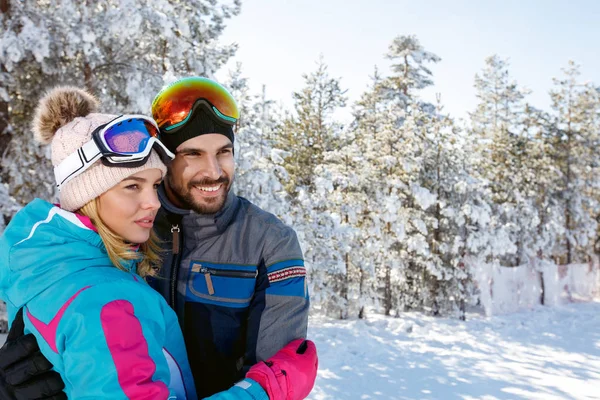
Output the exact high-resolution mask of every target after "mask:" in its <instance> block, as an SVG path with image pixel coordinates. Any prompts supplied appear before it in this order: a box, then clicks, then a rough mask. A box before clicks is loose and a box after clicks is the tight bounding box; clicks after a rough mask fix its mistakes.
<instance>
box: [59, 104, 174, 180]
mask: <svg viewBox="0 0 600 400" xmlns="http://www.w3.org/2000/svg"><path fill="white" fill-rule="evenodd" d="M158 136H159V129H158V126H157V125H156V122H155V121H154V120H153V119H152V118H149V117H146V116H144V115H122V116H120V117H117V118H115V119H114V120H112V121H110V122H109V123H107V124H104V125H100V126H99V127H98V128H96V129H95V130H94V132H92V139H91V140H90V141H89V142H87V143H85V144H84V145H83V146H81V147H80V148H79V149H77V151H76V152H74V153H72V154H70V155H69V156H68V157H67V158H65V159H64V160H63V161H62V162H61V163H60V164H58V165H57V166H56V167H54V177H55V179H56V186H57V187H58V189H59V190H60V188H61V187H62V186H63V185H64V184H65V183H67V182H69V181H70V180H71V179H73V178H74V177H76V176H77V175H79V174H81V173H82V172H84V171H85V170H87V169H88V168H90V167H91V166H92V165H93V164H94V163H95V162H96V161H98V160H99V159H100V160H101V161H102V163H103V164H104V165H106V166H108V167H111V166H114V167H127V168H136V167H141V166H142V165H144V164H145V163H146V161H148V158H149V157H150V153H151V152H152V149H153V148H154V149H156V150H157V153H158V154H159V156H160V157H161V159H162V161H163V162H164V163H165V164H168V163H169V162H170V161H171V160H172V159H173V158H175V155H174V154H173V153H171V152H170V151H169V150H168V149H167V148H166V147H165V146H164V145H163V144H162V143H161V142H160V141H159V140H158Z"/></svg>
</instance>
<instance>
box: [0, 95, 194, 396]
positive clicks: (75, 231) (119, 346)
mask: <svg viewBox="0 0 600 400" xmlns="http://www.w3.org/2000/svg"><path fill="white" fill-rule="evenodd" d="M96 107H97V102H96V100H95V99H94V98H93V97H92V96H91V95H89V94H88V93H86V92H85V91H82V90H79V89H76V88H57V89H55V90H53V91H51V92H50V93H49V94H48V95H46V96H45V97H44V98H43V99H42V100H41V101H40V104H39V105H38V108H37V110H36V114H35V119H34V126H33V128H34V129H33V130H34V132H35V134H36V136H37V138H38V139H39V141H41V142H42V143H51V148H52V164H53V165H54V172H55V177H56V181H57V182H56V183H57V185H58V188H59V190H60V205H52V204H50V203H48V202H46V201H43V200H40V199H35V200H33V201H32V202H31V203H29V204H28V205H27V206H25V207H24V208H23V209H22V210H21V211H20V212H19V213H17V215H15V217H14V218H13V220H12V221H11V223H10V224H9V226H8V227H7V228H6V230H5V232H4V234H3V236H2V237H1V238H0V298H2V300H4V301H6V303H7V305H8V312H9V320H10V321H11V323H12V321H13V320H15V318H16V317H17V318H19V319H21V318H22V319H23V321H24V325H25V332H26V333H33V334H34V335H35V337H36V339H37V341H38V343H39V347H40V350H41V352H42V354H43V355H44V356H45V357H46V358H47V359H48V360H50V362H51V363H52V364H53V365H54V369H55V371H57V372H58V373H59V374H60V375H61V378H62V379H63V381H64V383H65V393H66V395H67V396H68V398H76V399H84V398H85V399H102V398H106V399H168V398H181V399H185V398H187V399H195V398H196V395H195V388H194V384H193V379H192V376H191V373H190V368H189V365H188V360H187V356H186V352H185V346H184V343H183V337H182V334H181V331H180V329H179V325H178V322H177V317H176V316H175V314H174V312H173V311H172V310H171V309H170V308H169V307H168V306H167V304H166V303H165V302H164V300H163V298H162V297H161V296H160V295H159V294H158V293H156V292H155V291H154V290H152V289H151V288H150V287H149V286H148V285H147V284H146V282H145V280H144V278H145V277H147V276H149V275H152V274H153V273H154V268H155V266H156V265H157V264H158V262H159V254H158V253H157V249H158V246H157V243H156V241H155V238H154V235H153V233H152V225H153V222H154V216H155V215H156V212H157V211H158V209H159V207H160V203H159V201H158V198H157V194H156V190H157V188H158V185H159V184H160V182H161V180H162V178H163V177H164V175H165V174H166V171H167V169H166V166H165V162H168V161H169V160H170V159H172V157H173V154H171V153H170V152H169V151H168V150H167V149H166V148H164V146H163V145H162V144H161V143H160V142H159V141H158V139H157V136H158V129H157V127H156V124H155V122H154V121H153V120H152V119H151V118H148V117H144V116H140V115H125V116H120V117H119V116H116V115H107V114H98V113H94V112H93V111H94V110H95V109H96ZM40 397H41V396H40Z"/></svg>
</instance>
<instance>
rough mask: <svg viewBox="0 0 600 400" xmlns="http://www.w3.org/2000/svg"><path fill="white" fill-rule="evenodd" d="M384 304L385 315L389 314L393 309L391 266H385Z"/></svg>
mask: <svg viewBox="0 0 600 400" xmlns="http://www.w3.org/2000/svg"><path fill="white" fill-rule="evenodd" d="M383 304H384V307H385V315H387V316H389V315H390V311H392V269H391V268H390V267H389V266H387V267H385V288H384V296H383Z"/></svg>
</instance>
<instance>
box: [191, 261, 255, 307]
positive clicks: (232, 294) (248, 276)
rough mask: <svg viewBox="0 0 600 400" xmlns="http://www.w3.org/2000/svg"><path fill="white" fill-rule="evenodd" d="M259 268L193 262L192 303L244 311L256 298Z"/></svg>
mask: <svg viewBox="0 0 600 400" xmlns="http://www.w3.org/2000/svg"><path fill="white" fill-rule="evenodd" d="M257 274H258V269H257V267H256V266H255V265H234V264H215V263H208V262H203V261H192V262H191V264H190V273H189V278H188V287H187V297H188V300H189V301H196V302H201V303H208V304H216V305H222V306H226V307H237V308H243V307H248V306H249V305H250V300H251V299H252V296H253V295H254V287H255V285H256V276H257Z"/></svg>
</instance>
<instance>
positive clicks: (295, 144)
mask: <svg viewBox="0 0 600 400" xmlns="http://www.w3.org/2000/svg"><path fill="white" fill-rule="evenodd" d="M303 78H304V84H305V86H304V88H303V89H302V90H301V91H299V92H294V94H293V97H294V102H295V105H294V111H295V114H296V115H294V116H288V117H287V118H286V119H285V120H284V122H283V125H282V128H281V131H280V132H279V133H278V135H277V138H278V146H279V147H280V148H284V149H294V151H293V152H292V153H291V154H290V155H289V157H287V158H286V165H285V166H286V169H287V170H288V172H289V174H290V182H289V184H288V189H289V190H290V191H291V192H293V190H294V188H297V187H299V186H306V187H308V188H309V190H312V189H313V188H314V173H315V169H316V167H317V166H318V165H320V164H321V163H322V162H323V154H324V153H325V152H326V151H329V150H332V149H333V148H334V146H335V143H336V135H337V134H338V132H339V129H340V127H339V126H338V125H337V124H336V123H335V122H334V121H332V119H331V117H332V114H333V112H334V111H335V110H336V109H337V108H339V107H344V106H345V105H346V98H345V97H344V94H345V92H346V91H345V90H342V89H341V86H340V80H339V79H336V78H332V77H330V76H329V72H328V71H327V65H326V64H325V61H324V60H323V57H321V58H320V59H319V61H318V62H317V69H316V71H314V72H312V73H310V74H304V75H303Z"/></svg>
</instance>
